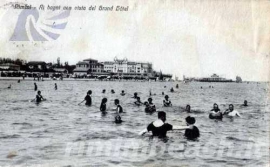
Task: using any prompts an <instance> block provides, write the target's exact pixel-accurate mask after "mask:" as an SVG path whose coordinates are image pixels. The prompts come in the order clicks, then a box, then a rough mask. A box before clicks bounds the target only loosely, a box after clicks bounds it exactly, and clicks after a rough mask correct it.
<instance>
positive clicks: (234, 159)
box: [0, 80, 269, 167]
mask: <svg viewBox="0 0 270 167" xmlns="http://www.w3.org/2000/svg"><path fill="white" fill-rule="evenodd" d="M54 83H57V85H58V90H54ZM10 84H12V88H11V89H7V87H8V86H9V85H10ZM178 84H179V89H176V88H175V85H176V82H127V81H120V82H118V81H113V82H112V81H44V82H42V81H40V82H37V85H38V89H39V90H41V92H42V95H43V97H44V98H46V99H47V100H46V101H44V102H42V103H40V104H36V103H33V102H30V101H31V100H32V99H34V98H35V95H36V92H35V91H34V81H21V83H17V82H15V81H12V80H10V81H0V148H1V149H0V166H7V165H12V166H16V165H18V166H213V167H216V166H252V167H253V166H267V165H268V163H269V101H268V98H267V97H268V92H267V91H268V86H267V84H266V83H250V84H247V83H239V84H237V83H199V82H191V83H188V84H184V83H178ZM209 86H213V88H209ZM171 87H173V88H174V90H175V91H174V92H170V91H169V90H170V88H171ZM201 87H202V88H201ZM103 89H106V93H105V94H102V93H101V92H102V90H103ZM111 89H114V90H115V92H116V93H115V94H111V92H110V90H111ZM88 90H92V91H93V94H92V101H93V105H92V106H91V107H87V106H85V105H84V103H82V104H81V105H78V103H80V102H81V101H82V100H83V99H84V97H85V95H86V92H87V91H88ZM122 90H124V91H125V92H126V95H125V96H121V95H120V93H121V91H122ZM149 91H151V93H152V99H153V103H154V104H155V105H156V108H157V110H158V111H165V112H166V113H167V122H168V123H170V124H172V125H185V124H186V123H185V118H186V117H187V116H188V115H191V116H194V117H195V118H196V123H195V125H196V126H197V127H198V128H199V130H200V134H201V136H200V138H199V139H198V140H196V141H189V140H186V139H185V138H184V136H183V132H181V131H173V132H168V133H167V136H168V138H166V140H165V139H156V138H152V137H151V135H150V134H146V135H145V136H143V137H142V136H139V135H138V133H139V132H140V131H141V130H143V129H144V128H146V127H147V125H148V124H149V123H151V122H152V121H155V120H156V119H157V113H153V114H146V113H145V112H144V107H143V106H141V107H138V106H135V105H134V104H133V102H134V101H135V99H133V98H132V96H133V93H134V92H138V96H140V97H141V101H142V102H144V101H147V99H148V98H149ZM162 92H164V93H165V95H169V97H170V100H171V101H172V104H173V106H172V107H167V108H165V107H163V106H162V101H163V98H164V96H163V95H162ZM103 97H107V98H108V102H107V114H105V115H104V114H101V112H100V111H99V106H100V102H101V99H102V98H103ZM114 99H119V100H120V104H121V105H122V107H123V110H124V112H125V113H123V114H122V115H121V117H122V120H123V121H124V122H123V123H122V124H115V123H114V117H115V115H116V114H115V111H113V110H112V109H114V108H115V105H114ZM244 100H247V101H248V105H249V106H248V107H242V106H241V104H243V101H244ZM213 103H217V104H218V105H219V108H220V109H221V111H224V110H225V109H227V108H228V105H229V104H234V107H235V110H237V111H238V112H239V113H240V114H241V115H242V117H241V118H239V117H236V118H233V119H230V118H224V119H223V120H222V121H215V120H210V119H209V118H208V114H209V111H210V110H211V109H212V106H213ZM187 104H189V105H190V106H191V113H186V112H185V106H186V105H187Z"/></svg>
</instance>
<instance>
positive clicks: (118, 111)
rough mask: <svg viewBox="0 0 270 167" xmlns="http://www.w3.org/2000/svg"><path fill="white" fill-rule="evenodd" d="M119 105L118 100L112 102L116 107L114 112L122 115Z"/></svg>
mask: <svg viewBox="0 0 270 167" xmlns="http://www.w3.org/2000/svg"><path fill="white" fill-rule="evenodd" d="M119 103H120V101H119V100H118V99H115V100H114V104H115V105H116V106H117V107H116V111H117V113H118V114H119V113H123V108H122V106H121V105H120V104H119Z"/></svg>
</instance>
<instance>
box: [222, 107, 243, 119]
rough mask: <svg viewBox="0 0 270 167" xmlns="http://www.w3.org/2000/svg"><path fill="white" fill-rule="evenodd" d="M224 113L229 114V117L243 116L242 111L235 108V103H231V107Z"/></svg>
mask: <svg viewBox="0 0 270 167" xmlns="http://www.w3.org/2000/svg"><path fill="white" fill-rule="evenodd" d="M223 115H227V116H229V117H235V116H238V117H241V115H240V113H239V112H238V111H236V110H234V106H233V104H230V105H229V109H227V110H226V111H224V113H223Z"/></svg>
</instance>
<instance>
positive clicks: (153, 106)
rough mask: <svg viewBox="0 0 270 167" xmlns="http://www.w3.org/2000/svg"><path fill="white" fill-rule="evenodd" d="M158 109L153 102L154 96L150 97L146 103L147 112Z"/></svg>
mask: <svg viewBox="0 0 270 167" xmlns="http://www.w3.org/2000/svg"><path fill="white" fill-rule="evenodd" d="M155 111H156V106H155V105H154V104H153V103H152V98H151V97H150V98H148V102H146V103H145V112H148V113H153V112H155Z"/></svg>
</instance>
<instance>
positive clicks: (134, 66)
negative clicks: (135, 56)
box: [101, 57, 153, 74]
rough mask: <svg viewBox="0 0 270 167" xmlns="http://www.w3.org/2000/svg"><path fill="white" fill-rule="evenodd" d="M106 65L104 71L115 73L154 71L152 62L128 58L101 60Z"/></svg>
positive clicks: (146, 72)
mask: <svg viewBox="0 0 270 167" xmlns="http://www.w3.org/2000/svg"><path fill="white" fill-rule="evenodd" d="M101 64H103V65H104V67H103V70H104V72H113V73H133V74H149V73H152V72H153V68H152V63H145V62H134V61H128V59H127V58H124V59H117V58H116V57H115V58H114V61H104V62H101Z"/></svg>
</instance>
